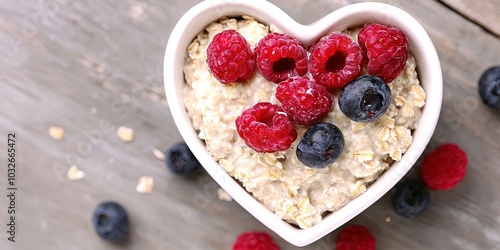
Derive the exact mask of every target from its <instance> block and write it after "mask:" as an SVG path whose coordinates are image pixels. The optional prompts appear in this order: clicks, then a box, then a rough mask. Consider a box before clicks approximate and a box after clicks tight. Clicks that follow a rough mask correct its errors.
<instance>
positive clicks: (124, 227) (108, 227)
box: [92, 202, 128, 241]
mask: <svg viewBox="0 0 500 250" xmlns="http://www.w3.org/2000/svg"><path fill="white" fill-rule="evenodd" d="M92 224H93V226H94V229H95V231H96V232H97V234H98V235H99V236H100V237H101V238H103V239H105V240H109V241H119V240H121V239H123V238H125V236H126V235H127V233H128V216H127V212H126V211H125V209H124V208H123V207H122V206H120V205H119V204H117V203H115V202H104V203H101V204H99V206H97V208H96V209H95V211H94V216H93V217H92Z"/></svg>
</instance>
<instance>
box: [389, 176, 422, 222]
mask: <svg viewBox="0 0 500 250" xmlns="http://www.w3.org/2000/svg"><path fill="white" fill-rule="evenodd" d="M429 202H430V196H429V191H428V190H427V188H426V187H425V185H424V184H423V183H422V182H420V181H417V180H411V179H405V180H403V181H402V182H400V183H398V184H397V185H396V191H395V192H394V195H393V196H392V206H393V207H394V210H395V211H396V213H398V214H399V215H402V216H404V217H407V218H411V219H413V218H416V217H418V216H419V215H421V214H422V213H423V212H424V211H425V210H426V209H427V207H428V206H429Z"/></svg>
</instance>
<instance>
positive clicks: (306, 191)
mask: <svg viewBox="0 0 500 250" xmlns="http://www.w3.org/2000/svg"><path fill="white" fill-rule="evenodd" d="M227 29H234V30H236V31H238V32H239V33H240V34H241V35H242V36H243V37H245V39H246V40H247V41H248V43H249V44H250V47H251V48H252V49H254V47H255V45H256V44H257V42H258V41H259V40H260V39H261V38H263V37H264V36H265V35H266V34H268V33H269V32H271V31H272V28H271V27H269V26H265V25H263V24H261V23H259V22H257V21H255V20H253V19H252V18H250V17H244V18H243V19H242V20H236V19H223V20H221V21H219V22H216V23H212V24H210V25H209V26H208V27H207V28H206V30H205V31H203V32H201V33H200V34H199V35H198V36H197V37H196V38H195V39H194V41H193V42H192V43H191V44H190V46H189V47H188V51H187V55H186V61H185V65H184V74H185V79H186V83H187V84H186V85H185V88H184V105H185V107H186V110H187V113H188V115H189V117H190V118H191V120H192V123H193V126H194V128H195V129H196V130H197V131H199V133H198V136H199V138H200V139H202V140H204V141H205V143H206V147H207V150H208V152H209V153H210V154H211V155H212V157H213V158H214V159H215V160H216V161H218V163H219V164H220V166H221V167H222V168H224V169H225V170H226V171H227V172H228V173H229V174H230V175H231V176H233V177H234V178H235V179H237V180H238V181H240V182H241V183H242V185H243V186H244V187H245V189H246V190H247V191H248V192H249V193H251V194H252V195H253V197H255V198H256V199H257V200H258V201H259V202H261V203H262V204H264V205H265V206H266V207H267V208H268V209H270V210H271V211H273V212H274V213H275V215H276V216H277V217H279V218H281V219H283V220H285V221H287V222H290V223H293V224H296V225H298V226H299V227H300V228H309V227H311V226H313V225H315V224H317V223H318V222H319V221H321V219H322V215H323V214H324V213H326V212H328V211H335V210H338V209H339V208H341V207H342V206H344V205H345V204H346V203H347V202H349V201H350V200H351V199H353V198H355V197H357V196H359V195H360V194H362V193H364V192H365V191H366V189H367V186H368V185H370V184H371V183H372V182H373V181H375V180H376V179H377V178H378V177H379V176H380V175H381V174H382V173H383V172H384V171H385V170H387V169H388V168H389V167H390V166H391V164H392V163H393V162H394V161H399V160H401V157H402V155H403V154H404V152H405V151H406V150H407V149H408V147H409V146H410V144H411V143H412V130H414V129H415V127H416V123H417V120H418V119H419V117H420V115H421V108H422V107H423V106H424V104H425V96H426V95H425V92H424V90H423V88H422V87H421V86H420V83H419V81H418V78H417V72H416V69H415V66H416V62H415V59H414V58H413V57H412V56H411V55H410V56H409V58H408V61H407V64H406V67H405V69H404V70H403V72H402V73H401V74H400V75H399V76H398V77H397V78H396V79H395V80H394V81H393V82H392V83H390V84H389V86H390V88H391V93H392V101H391V104H390V106H389V109H388V111H387V112H386V113H385V114H384V115H383V116H382V117H381V118H380V119H379V120H377V121H375V122H369V123H359V122H354V121H352V120H350V119H349V118H347V117H346V116H345V115H344V114H343V113H342V112H341V111H340V109H339V105H338V96H334V99H335V104H334V107H333V109H332V110H330V112H329V113H328V114H327V116H326V117H324V118H323V119H322V120H321V121H322V122H329V123H332V124H334V125H336V126H337V127H338V128H339V129H340V130H341V131H342V133H343V136H344V140H345V147H344V151H343V152H342V154H341V155H340V157H339V158H338V159H337V160H336V161H335V162H334V163H333V164H332V165H330V166H329V167H326V168H310V167H307V166H305V165H303V164H302V163H301V162H300V161H299V160H298V159H297V156H296V153H295V149H296V146H297V144H298V143H299V141H300V138H302V135H303V134H304V133H305V131H306V130H307V128H308V127H309V126H303V125H297V124H294V127H295V129H296V130H297V133H298V137H297V140H295V142H294V143H293V144H292V146H291V148H290V149H288V150H286V151H280V152H277V153H257V152H256V151H254V150H253V149H251V148H250V147H248V146H247V145H246V144H245V142H244V141H243V140H242V139H241V138H240V137H239V136H238V133H237V131H236V126H235V120H236V118H237V117H238V116H239V115H240V114H241V113H242V112H243V111H244V110H246V109H247V108H249V107H252V106H253V105H255V104H256V103H258V102H272V103H275V104H279V102H278V101H277V100H276V98H275V97H274V93H275V89H276V86H277V84H275V83H272V82H269V81H267V80H266V79H264V78H263V77H262V76H261V75H260V74H259V73H256V74H255V75H254V76H253V77H252V78H251V79H250V80H249V81H247V82H245V83H238V84H221V83H220V82H219V81H217V80H216V79H215V78H214V77H213V75H212V74H211V73H210V72H209V70H208V66H207V64H206V60H207V56H206V49H207V47H208V45H209V43H210V41H211V40H212V39H213V37H214V36H215V35H216V34H217V33H219V32H221V31H223V30H227ZM356 35H357V33H356V32H355V31H353V32H351V36H353V37H354V38H355V37H356ZM355 39H356V38H355Z"/></svg>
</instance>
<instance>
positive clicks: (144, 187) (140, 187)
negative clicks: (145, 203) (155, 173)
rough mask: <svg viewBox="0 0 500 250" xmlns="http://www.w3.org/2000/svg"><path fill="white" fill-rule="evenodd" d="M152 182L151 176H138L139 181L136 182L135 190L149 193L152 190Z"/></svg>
mask: <svg viewBox="0 0 500 250" xmlns="http://www.w3.org/2000/svg"><path fill="white" fill-rule="evenodd" d="M154 184H155V183H154V181H153V177H152V176H149V175H144V176H142V177H141V178H139V182H138V183H137V187H136V188H135V190H136V191H137V192H138V193H141V194H150V193H151V192H152V191H153V186H154Z"/></svg>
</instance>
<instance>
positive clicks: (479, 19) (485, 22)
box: [440, 0, 500, 36]
mask: <svg viewBox="0 0 500 250" xmlns="http://www.w3.org/2000/svg"><path fill="white" fill-rule="evenodd" d="M440 1H441V2H443V3H445V4H446V5H448V6H450V8H453V9H454V10H455V11H457V12H458V13H460V14H462V15H464V16H465V17H467V18H469V19H470V20H471V21H473V22H476V23H477V24H478V25H481V26H482V27H484V28H485V29H486V30H488V31H490V32H492V33H493V34H495V35H496V36H500V20H499V18H498V17H499V16H500V1H496V0H481V1H467V0H440Z"/></svg>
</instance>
